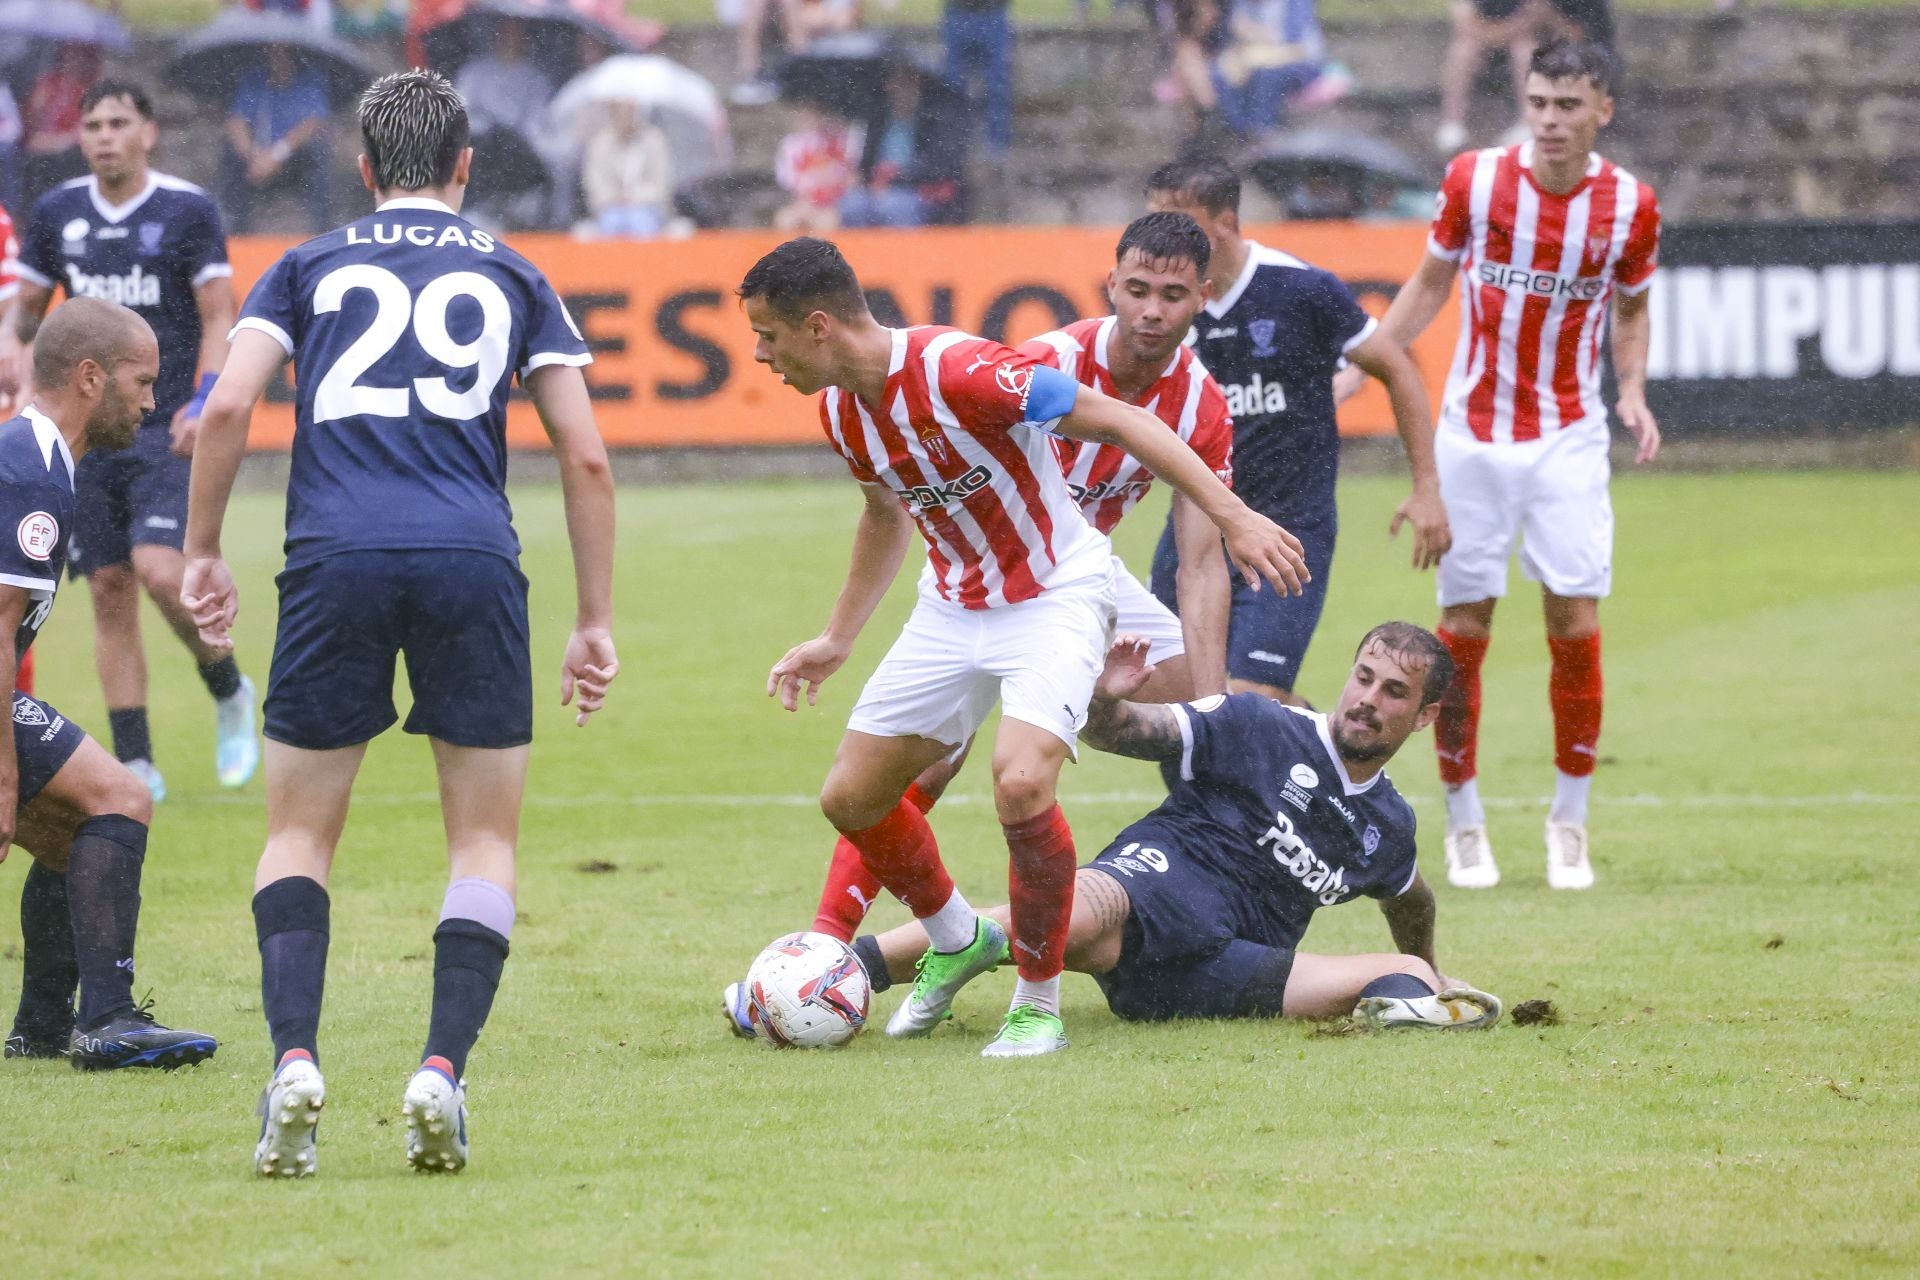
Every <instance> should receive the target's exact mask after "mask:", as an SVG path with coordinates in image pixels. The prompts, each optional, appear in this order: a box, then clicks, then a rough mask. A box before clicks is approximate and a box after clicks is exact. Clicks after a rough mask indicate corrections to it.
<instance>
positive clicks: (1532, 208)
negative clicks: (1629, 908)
mask: <svg viewBox="0 0 1920 1280" xmlns="http://www.w3.org/2000/svg"><path fill="white" fill-rule="evenodd" d="M1614 74H1615V72H1614V64H1613V60H1612V58H1611V56H1610V55H1609V54H1608V53H1607V51H1606V50H1605V49H1604V48H1602V47H1601V46H1599V45H1594V44H1572V43H1562V44H1549V45H1542V46H1541V47H1540V49H1539V50H1538V51H1537V52H1536V53H1535V54H1534V57H1533V63H1532V66H1531V70H1530V72H1529V74H1528V76H1527V88H1526V95H1525V97H1526V111H1525V114H1526V122H1527V127H1528V128H1529V129H1530V130H1531V131H1532V133H1533V140H1532V141H1531V142H1527V143H1523V144H1521V145H1519V146H1514V147H1506V148H1489V149H1488V150H1485V151H1469V152H1467V153H1466V154H1465V155H1461V156H1458V157H1456V158H1455V159H1454V161H1453V163H1452V164H1450V165H1449V166H1448V167H1447V176H1446V181H1445V183H1444V184H1443V185H1442V187H1441V189H1440V198H1439V209H1438V212H1437V213H1436V214H1435V216H1434V220H1433V229H1432V237H1431V239H1430V240H1429V242H1428V246H1427V256H1426V260H1425V261H1424V262H1422V263H1421V265H1420V269H1419V270H1418V271H1416V272H1415V273H1414V276H1413V278H1412V279H1411V280H1409V281H1408V282H1407V284H1406V286H1405V287H1404V288H1403V289H1401V290H1400V293H1399V296H1398V297H1396V298H1395V299H1394V301H1393V306H1392V307H1391V308H1390V309H1389V310H1388V311H1387V316H1386V319H1385V320H1384V321H1383V322H1382V325H1381V328H1382V331H1383V332H1384V333H1386V334H1387V335H1388V336H1389V337H1390V338H1391V339H1392V340H1393V341H1395V342H1397V343H1399V344H1400V345H1402V346H1409V345H1411V344H1412V342H1413V340H1414V339H1415V338H1417V337H1419V336H1420V334H1421V332H1422V331H1423V330H1425V329H1426V327H1427V326H1428V325H1429V324H1432V323H1433V319H1434V317H1435V316H1436V315H1438V314H1439V312H1440V308H1441V307H1442V306H1444V305H1445V304H1446V300H1447V294H1448V292H1449V291H1450V290H1451V289H1452V288H1453V282H1454V278H1455V277H1456V276H1458V278H1459V281H1460V301H1461V311H1462V312H1463V318H1462V321H1461V325H1460V342H1459V345H1458V346H1457V347H1456V348H1455V350H1454V357H1453V369H1452V371H1451V372H1450V373H1449V374H1448V375H1447V390H1446V395H1445V398H1444V400H1443V402H1442V405H1441V410H1440V429H1439V431H1438V433H1437V434H1436V437H1435V448H1434V451H1435V459H1436V462H1437V463H1438V466H1439V470H1440V491H1441V496H1442V497H1443V498H1444V499H1445V500H1446V504H1447V515H1448V517H1449V518H1450V519H1451V520H1452V522H1453V547H1452V549H1451V550H1449V551H1448V552H1447V554H1446V556H1445V557H1444V558H1443V559H1442V560H1441V561H1440V573H1439V594H1440V627H1439V635H1440V638H1441V639H1442V640H1444V641H1445V642H1446V645H1447V647H1448V648H1449V649H1450V650H1452V651H1453V660H1454V663H1455V665H1456V666H1457V667H1458V669H1459V678H1458V679H1457V680H1455V681H1454V685H1453V688H1452V689H1451V690H1450V691H1449V692H1448V694H1447V698H1446V702H1445V704H1444V705H1443V707H1442V709H1441V713H1440V719H1439V722H1438V723H1437V724H1436V726H1435V729H1434V740H1435V743H1434V744H1435V747H1436V749H1437V750H1438V752H1439V755H1440V780H1441V781H1442V782H1443V783H1444V784H1445V785H1446V791H1447V839H1446V848H1447V878H1448V879H1449V880H1450V881H1452V882H1453V883H1454V884H1455V885H1458V886H1460V887H1462V888H1475V889H1477V888H1486V887H1489V886H1491V885H1494V884H1497V883H1498V882H1499V879H1500V871H1499V868H1498V866H1497V865H1496V864H1495V863H1494V859H1493V847H1492V845H1491V844H1490V843H1489V842H1488V840H1487V818H1486V812H1485V810H1484V809H1483V808H1482V806H1481V803H1480V792H1479V787H1478V782H1477V778H1476V767H1475V749H1476V744H1477V741H1478V736H1479V726H1480V663H1481V660H1482V659H1483V658H1484V657H1485V656H1486V652H1487V639H1488V636H1489V635H1490V633H1491V631H1492V627H1493V608H1494V605H1495V603H1497V602H1498V600H1499V598H1500V597H1501V596H1503V595H1505V594H1506V591H1507V556H1508V555H1509V553H1510V552H1511V551H1512V549H1513V543H1514V538H1515V535H1519V536H1520V537H1521V539H1522V543H1523V545H1522V548H1521V552H1520V566H1521V568H1522V570H1524V571H1525V573H1526V575H1527V577H1529V578H1532V579H1534V580H1535V581H1537V582H1539V584H1540V588H1541V603H1542V604H1543V606H1544V608H1545V613H1546V624H1547V647H1548V648H1549V650H1551V652H1552V655H1553V673H1552V676H1551V677H1550V678H1549V681H1548V685H1547V697H1548V701H1549V702H1550V703H1551V704H1552V706H1553V741H1554V766H1555V770H1556V774H1557V780H1556V782H1555V785H1554V792H1553V806H1552V808H1551V810H1550V811H1549V812H1548V815H1547V827H1546V844H1547V883H1548V884H1549V885H1551V886H1553V887H1554V888H1556V889H1585V888H1587V887H1588V886H1590V885H1591V884H1592V883H1593V866H1592V863H1591V862H1590V861H1589V860H1588V856H1587V792H1588V788H1589V787H1590V785H1591V784H1592V781H1593V766H1594V763H1595V750H1596V746H1597V744H1598V742H1599V738H1600V697H1601V682H1600V601H1601V599H1602V598H1603V597H1605V596H1606V594H1607V593H1608V591H1609V589H1610V588H1611V586H1612V582H1613V506H1612V503H1611V502H1610V501H1609V500H1608V497H1607V480H1608V476H1609V474H1610V470H1611V468H1610V466H1609V464H1608V460H1607V445H1608V439H1609V433H1608V429H1607V410H1606V406H1605V404H1603V403H1602V402H1601V399H1600V379H1601V372H1602V364H1603V362H1602V358H1601V354H1600V350H1601V343H1602V340H1603V339H1604V338H1605V337H1606V332H1607V320H1608V316H1609V312H1611V315H1612V320H1613V368H1614V376H1615V377H1616V379H1617V380H1618V382H1619V388H1620V398H1619V400H1618V401H1617V402H1616V403H1615V408H1616V409H1617V410H1618V411H1619V414H1620V421H1621V423H1622V424H1623V425H1625V427H1626V428H1627V430H1628V431H1629V432H1631V433H1632V434H1633V438H1634V440H1635V441H1636V442H1637V443H1638V445H1639V448H1638V450H1637V452H1636V454H1635V457H1634V461H1635V462H1651V461H1653V458H1654V455H1655V454H1657V453H1658V452H1659V450H1660V428H1659V426H1658V424H1656V423H1655V422H1654V418H1653V414H1652V412H1651V411H1649V410H1648V408H1647V343H1648V337H1649V333H1650V325H1651V322H1650V319H1649V314H1648V310H1647V290H1648V288H1649V287H1650V286H1651V285H1652V284H1653V272H1654V264H1655V261H1656V259H1657V258H1658V254H1659V245H1660V209H1659V205H1658V204H1657V203H1656V202H1655V199H1654V194H1653V188H1652V187H1649V186H1648V185H1647V184H1646V183H1644V182H1641V181H1639V180H1638V179H1637V178H1635V177H1634V176H1633V175H1632V174H1630V173H1628V172H1627V171H1626V170H1624V169H1621V168H1619V167H1617V166H1615V165H1614V164H1613V163H1611V162H1610V161H1608V160H1606V159H1604V158H1602V157H1601V156H1600V155H1599V154H1598V153H1596V152H1595V151H1594V149H1593V143H1594V139H1595V137H1596V136H1597V135H1598V134H1599V132H1600V130H1601V128H1603V127H1604V126H1605V125H1606V123H1607V122H1608V121H1609V120H1610V119H1612V118H1613V96H1612V90H1613V78H1614Z"/></svg>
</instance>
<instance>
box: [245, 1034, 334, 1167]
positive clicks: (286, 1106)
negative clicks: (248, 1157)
mask: <svg viewBox="0 0 1920 1280" xmlns="http://www.w3.org/2000/svg"><path fill="white" fill-rule="evenodd" d="M326 1105H327V1086H326V1083H325V1082H324V1081H322V1080H321V1079H320V1068H319V1067H317V1066H315V1065H314V1064H313V1060H312V1059H311V1058H294V1059H292V1060H291V1061H288V1062H284V1063H282V1064H281V1066H280V1069H279V1070H278V1071H276V1072H274V1073H273V1080H272V1081H271V1082H270V1083H269V1084H268V1085H267V1091H266V1092H265V1093H263V1094H261V1095H260V1141H259V1143H258V1144H256V1145H255V1147H254V1148H253V1171H254V1172H255V1173H257V1174H259V1175H260V1176H261V1177H263V1178H305V1177H308V1176H310V1175H311V1174H312V1173H313V1171H314V1170H315V1169H318V1168H319V1167H320V1148H319V1144H318V1143H317V1142H316V1141H315V1133H314V1130H315V1128H316V1126H318V1125H319V1123H320V1108H322V1107H324V1106H326Z"/></svg>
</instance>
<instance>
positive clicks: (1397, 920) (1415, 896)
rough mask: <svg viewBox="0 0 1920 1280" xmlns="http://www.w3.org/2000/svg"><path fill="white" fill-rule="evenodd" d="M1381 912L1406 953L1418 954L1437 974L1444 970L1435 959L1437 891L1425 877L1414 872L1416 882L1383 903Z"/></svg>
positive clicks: (1400, 947)
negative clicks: (1434, 927)
mask: <svg viewBox="0 0 1920 1280" xmlns="http://www.w3.org/2000/svg"><path fill="white" fill-rule="evenodd" d="M1380 914H1381V915H1383V916H1385V917H1386V918H1387V930H1388V932H1390V933H1392V934H1393V945H1394V947H1395V948H1396V949H1398V950H1399V951H1400V952H1401V953H1403V954H1405V955H1410V956H1418V957H1419V958H1420V959H1422V960H1425V961H1426V962H1427V963H1428V964H1430V965H1432V966H1433V971H1434V972H1435V973H1439V972H1440V965H1439V963H1438V962H1437V961H1436V960H1435V959H1434V958H1433V918H1434V902H1433V890H1432V889H1430V888H1429V887H1428V886H1427V882H1426V879H1425V877H1423V876H1422V875H1421V874H1420V873H1419V872H1418V871H1416V872H1414V873H1413V883H1412V884H1410V885H1408V886H1407V891H1406V892H1405V893H1403V894H1401V895H1400V896H1399V897H1397V898H1387V899H1384V900H1383V901H1382V902H1381V903H1380Z"/></svg>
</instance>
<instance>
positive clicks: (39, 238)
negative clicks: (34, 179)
mask: <svg viewBox="0 0 1920 1280" xmlns="http://www.w3.org/2000/svg"><path fill="white" fill-rule="evenodd" d="M59 234H60V229H59V228H58V227H56V226H54V225H53V215H51V214H49V213H47V212H46V211H45V210H43V209H36V210H35V211H34V214H33V216H32V217H31V218H29V219H27V234H26V235H24V236H22V237H21V238H20V255H19V257H17V258H16V259H15V260H14V264H13V269H14V273H15V274H16V275H18V276H19V278H20V279H22V280H24V281H26V282H27V283H28V284H33V285H38V286H40V287H41V288H42V289H51V288H53V282H54V281H55V280H57V279H59V277H60V254H59V245H57V244H56V243H54V240H55V237H57V236H58V235H59Z"/></svg>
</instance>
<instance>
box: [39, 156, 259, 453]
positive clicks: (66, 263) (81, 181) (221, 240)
mask: <svg viewBox="0 0 1920 1280" xmlns="http://www.w3.org/2000/svg"><path fill="white" fill-rule="evenodd" d="M19 268H20V278H21V279H22V280H26V281H28V282H30V283H32V284H37V285H40V286H42V287H43V288H47V289H52V288H56V287H59V288H64V289H65V290H66V291H67V293H68V295H69V296H71V297H84V298H102V299H104V300H106V301H108V302H118V303H120V304H122V305H123V306H128V307H131V308H133V309H134V310H135V311H137V312H139V313H140V318H141V319H142V320H145V321H146V322H147V323H148V324H149V325H151V326H152V328H153V336H154V337H156V338H158V339H159V340H160V378H159V380H158V381H156V382H155V383H154V384H153V412H152V413H150V414H148V415H147V419H146V421H145V422H144V423H143V424H142V425H143V426H145V427H149V428H160V429H165V428H167V427H170V426H171V425H172V422H173V414H174V411H175V410H176V409H178V408H179V407H180V406H181V405H183V404H185V403H186V402H187V401H188V400H190V399H192V397H193V385H194V381H195V374H196V373H197V372H198V370H199V367H200V304H199V301H198V300H197V299H196V298H195V296H194V291H195V290H196V289H198V288H199V287H200V286H201V285H203V284H205V283H206V282H207V281H209V280H216V279H220V278H221V277H225V276H231V275H232V274H233V268H232V267H231V266H229V265H228V263H227V233H226V231H225V230H224V229H223V228H222V227H221V225H220V212H219V210H217V209H215V208H214V206H213V201H211V200H209V199H208V198H207V194H206V192H204V191H202V190H201V189H200V188H199V187H196V186H194V185H193V184H192V183H191V182H182V181H181V180H180V179H178V178H170V177H168V176H167V175H166V174H164V173H151V174H149V175H148V176H147V187H146V190H145V191H142V192H141V193H140V194H139V195H137V196H135V197H134V198H133V199H131V200H129V201H127V203H125V204H123V205H119V206H114V205H110V204H108V203H107V202H106V201H105V200H103V199H101V197H100V183H99V181H98V179H95V178H92V177H86V178H77V179H75V180H74V181H72V182H68V183H65V184H63V185H61V186H58V187H55V188H54V189H53V190H52V191H49V192H48V193H47V194H46V195H44V196H42V197H40V202H39V203H38V204H36V205H34V207H33V217H32V218H31V219H30V220H29V221H28V223H27V233H26V235H25V236H24V237H22V239H21V246H20V263H19Z"/></svg>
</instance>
